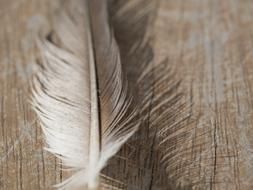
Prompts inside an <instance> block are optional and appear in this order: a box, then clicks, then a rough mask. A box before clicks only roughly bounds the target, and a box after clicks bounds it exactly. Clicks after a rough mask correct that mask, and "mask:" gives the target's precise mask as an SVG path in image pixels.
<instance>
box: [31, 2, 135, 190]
mask: <svg viewBox="0 0 253 190" xmlns="http://www.w3.org/2000/svg"><path fill="white" fill-rule="evenodd" d="M75 4H76V12H75V13H73V15H71V16H68V15H67V14H66V13H62V14H61V16H60V18H59V20H57V22H56V23H57V25H56V27H55V33H56V35H57V37H58V38H59V41H60V42H61V48H60V47H58V46H57V45H55V44H54V43H52V42H50V41H43V42H41V43H39V47H40V51H41V56H42V68H41V71H40V72H38V74H37V76H36V78H35V80H34V84H33V98H32V104H33V107H34V110H35V112H36V113H37V116H38V117H39V119H40V121H41V126H42V129H43V133H44V135H45V140H46V143H47V145H48V148H47V150H48V151H50V152H51V153H53V154H54V155H55V156H57V157H58V158H60V159H61V161H62V163H63V165H64V166H66V167H67V168H69V169H70V170H71V171H72V172H73V175H72V176H71V177H70V178H68V179H66V180H65V181H63V182H62V183H61V184H58V185H57V187H58V188H59V189H73V188H77V187H85V188H87V189H97V188H98V186H99V174H100V171H101V170H102V168H103V167H104V166H105V165H106V162H107V161H108V159H109V158H110V157H112V156H113V155H114V154H115V153H116V152H117V151H118V150H119V148H120V147H121V146H122V145H123V144H124V143H125V142H126V141H127V139H128V138H129V137H130V136H131V135H132V134H133V133H134V132H135V131H136V130H137V128H138V121H134V120H133V118H134V117H135V114H136V113H137V112H136V109H135V108H134V106H133V105H132V99H131V96H130V93H129V90H128V85H127V81H126V78H125V77H124V75H123V72H122V66H121V58H120V53H119V48H118V46H117V43H116V41H115V39H114V35H113V33H112V31H111V29H110V27H109V23H108V15H107V7H106V6H107V3H106V1H100V0H93V1H87V0H84V1H81V0H80V1H75Z"/></svg>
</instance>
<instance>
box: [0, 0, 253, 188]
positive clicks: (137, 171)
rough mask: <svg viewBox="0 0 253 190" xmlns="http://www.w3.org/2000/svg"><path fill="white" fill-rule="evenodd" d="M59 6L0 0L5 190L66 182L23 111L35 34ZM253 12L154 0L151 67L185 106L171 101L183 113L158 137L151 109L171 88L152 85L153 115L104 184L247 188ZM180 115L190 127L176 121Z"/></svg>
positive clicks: (210, 2)
mask: <svg viewBox="0 0 253 190" xmlns="http://www.w3.org/2000/svg"><path fill="white" fill-rule="evenodd" d="M59 2H60V0H55V1H50V0H19V1H16V0H9V1H7V0H0V23H1V26H2V27H0V128H1V129H0V189H3V190H12V189H13V190H14V189H17V190H29V189H31V190H33V189H36V190H37V189H41V190H42V189H46V190H48V189H53V188H52V185H53V184H55V183H57V182H60V181H61V179H62V178H63V177H64V174H63V173H62V172H61V170H60V166H59V163H58V161H57V160H56V159H55V158H54V157H53V156H51V155H50V154H48V153H47V152H46V151H44V150H43V141H42V134H41V130H40V126H39V125H38V124H37V121H36V117H35V115H34V113H33V112H32V110H31V108H30V105H29V96H30V90H29V81H30V79H31V77H32V74H33V73H34V72H36V64H35V63H36V61H37V55H38V52H37V49H36V46H35V36H36V35H38V34H39V35H47V34H48V32H50V30H51V25H52V20H53V17H54V15H55V12H56V11H57V9H58V8H60V6H61V3H59ZM252 6H253V2H252V1H250V0H223V1H220V0H187V1H186V0H185V1H184V0H179V1H172V0H160V1H159V7H158V10H157V13H156V18H155V20H154V24H153V25H152V24H151V23H149V24H150V25H149V26H148V30H150V33H152V35H153V41H152V47H153V53H154V57H155V59H154V61H153V62H152V64H151V66H150V67H151V68H154V73H153V75H154V80H155V79H156V78H159V73H160V70H162V69H163V70H165V71H166V72H167V71H168V76H171V77H172V78H173V80H172V81H181V83H180V85H178V86H177V87H176V89H177V91H179V92H182V94H183V96H182V98H181V99H180V101H181V102H184V104H185V105H186V107H185V109H181V108H180V109H179V106H178V105H175V104H173V105H174V107H171V110H172V111H171V115H173V113H172V112H180V111H181V112H183V114H181V113H180V114H176V116H174V115H173V118H174V119H175V121H173V122H172V124H175V126H174V125H173V126H174V127H173V128H172V127H171V129H173V130H174V131H172V130H171V131H167V132H166V133H162V132H161V131H160V128H159V126H158V127H157V125H162V123H157V122H156V117H157V115H158V113H159V114H162V108H161V110H160V111H159V110H157V111H154V110H156V108H157V107H156V105H155V103H156V101H155V100H156V97H157V96H158V95H159V93H160V92H161V90H164V89H166V88H169V87H170V85H171V84H169V83H167V82H166V81H169V79H168V80H165V81H164V83H163V84H159V85H158V84H155V83H152V84H155V85H154V86H153V91H152V92H153V95H152V96H151V97H150V114H149V116H148V118H146V121H145V122H144V124H143V126H144V127H142V128H141V129H140V131H139V132H138V133H137V134H136V135H135V136H134V137H133V138H132V139H130V141H129V142H128V143H127V145H126V146H124V147H123V148H122V150H121V151H120V152H119V153H118V154H117V156H115V157H114V158H113V159H112V160H111V161H110V163H109V164H108V167H107V168H105V170H104V171H103V173H104V174H106V175H108V176H109V177H112V178H115V179H117V180H112V179H110V178H106V179H107V180H108V181H109V183H111V184H113V185H114V186H118V187H122V188H123V189H129V190H135V189H136V190H137V189H138V190H139V189H143V190H167V189H171V190H175V189H180V190H181V189H217V190H223V189H228V190H250V189H253V180H252V178H253V177H252V176H253V175H252V174H251V171H253V155H252V154H253V151H252V143H253V138H252V135H253V133H252V126H253V125H252V122H253V112H252V111H253V102H252V100H253V99H252V96H253V95H252V93H253V92H252V89H253V54H252V46H253V45H252V37H253V35H252V31H253V17H252V16H253V12H252V9H251V7H252ZM165 60H166V61H165ZM157 65H158V66H157ZM159 67H161V68H160V69H157V68H159ZM164 68H166V69H164ZM165 71H163V72H165ZM170 71H171V72H172V73H173V74H171V73H170ZM168 78H169V77H168ZM179 105H181V103H180V104H179ZM174 108H175V109H174ZM185 115H189V117H188V118H190V119H189V120H190V122H189V121H188V120H187V121H185V120H184V122H183V123H182V122H181V121H182V120H183V118H184V116H185ZM179 121H180V122H179ZM176 123H180V124H177V125H176ZM172 124H171V125H170V126H172ZM170 126H168V128H169V127H170ZM179 128H180V130H179ZM184 132H187V133H186V134H185V133H184ZM184 134H185V135H184ZM166 137H168V139H169V140H167V141H166V146H164V145H163V143H162V141H163V139H165V138H166ZM161 145H163V146H161ZM163 152H165V153H166V155H168V157H169V159H165V157H164V155H163V154H162V153H163ZM105 189H112V187H105Z"/></svg>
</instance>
